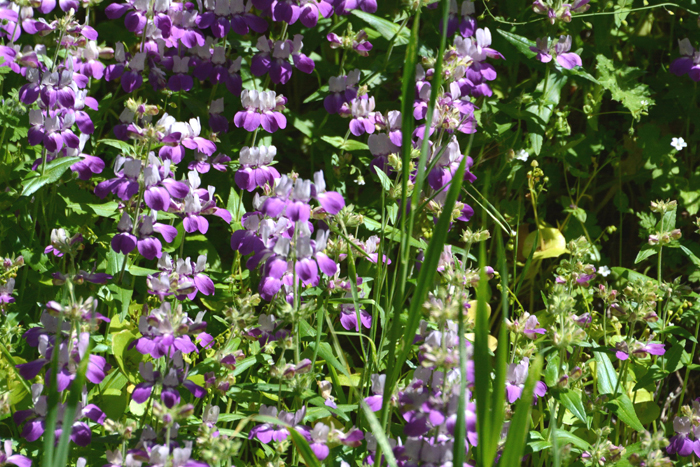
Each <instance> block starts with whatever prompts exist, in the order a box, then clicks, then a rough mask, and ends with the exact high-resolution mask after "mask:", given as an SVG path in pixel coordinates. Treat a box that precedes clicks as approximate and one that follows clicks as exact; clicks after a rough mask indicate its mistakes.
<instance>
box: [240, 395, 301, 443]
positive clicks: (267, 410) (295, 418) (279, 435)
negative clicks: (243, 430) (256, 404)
mask: <svg viewBox="0 0 700 467" xmlns="http://www.w3.org/2000/svg"><path fill="white" fill-rule="evenodd" d="M259 413H260V415H265V416H268V417H274V418H278V419H279V420H280V421H282V422H284V423H285V424H287V425H290V426H292V427H294V428H295V429H296V430H297V431H300V432H302V433H303V434H308V431H309V430H308V428H306V427H305V426H301V425H300V424H301V422H302V420H304V416H305V415H306V407H302V408H301V410H298V411H297V412H296V413H291V412H287V411H284V410H282V411H281V412H279V415H278V413H277V408H276V407H268V406H266V405H265V404H262V405H261V406H260V411H259ZM288 436H289V431H288V430H287V428H285V427H284V426H280V425H276V424H270V423H263V424H262V425H257V426H255V427H253V429H252V430H250V433H249V434H248V439H253V438H257V439H258V441H260V442H261V443H264V444H268V443H270V442H271V441H277V442H280V441H284V440H285V439H287V437H288Z"/></svg>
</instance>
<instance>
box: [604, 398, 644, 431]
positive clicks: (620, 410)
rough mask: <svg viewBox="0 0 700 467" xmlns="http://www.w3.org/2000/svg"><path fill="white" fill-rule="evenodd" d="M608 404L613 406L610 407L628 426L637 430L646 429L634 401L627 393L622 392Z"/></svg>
mask: <svg viewBox="0 0 700 467" xmlns="http://www.w3.org/2000/svg"><path fill="white" fill-rule="evenodd" d="M607 405H608V406H609V407H610V406H612V407H610V408H611V410H612V411H613V413H614V414H615V415H617V418H619V419H620V420H622V421H623V422H625V423H626V424H627V426H629V427H630V428H632V429H634V430H636V431H644V425H642V422H640V421H639V417H637V412H635V410H634V406H633V405H632V401H631V400H630V398H629V397H627V394H621V395H620V396H618V398H617V399H615V400H614V401H612V402H610V403H609V404H607ZM613 407H614V408H613Z"/></svg>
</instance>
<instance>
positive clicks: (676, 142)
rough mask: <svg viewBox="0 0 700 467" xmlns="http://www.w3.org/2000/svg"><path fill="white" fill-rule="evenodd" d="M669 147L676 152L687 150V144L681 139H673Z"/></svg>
mask: <svg viewBox="0 0 700 467" xmlns="http://www.w3.org/2000/svg"><path fill="white" fill-rule="evenodd" d="M671 146H673V147H674V148H676V151H680V150H682V149H683V148H687V147H688V143H686V142H685V140H684V139H683V138H673V140H672V141H671Z"/></svg>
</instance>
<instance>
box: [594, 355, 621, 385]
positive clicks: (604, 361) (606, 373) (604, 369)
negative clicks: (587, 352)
mask: <svg viewBox="0 0 700 467" xmlns="http://www.w3.org/2000/svg"><path fill="white" fill-rule="evenodd" d="M593 356H594V358H595V362H596V373H597V376H598V392H600V393H601V394H612V393H613V392H614V391H615V387H616V386H617V372H616V371H615V368H614V367H613V364H612V362H611V361H610V357H608V354H606V353H605V352H603V351H601V352H594V353H593Z"/></svg>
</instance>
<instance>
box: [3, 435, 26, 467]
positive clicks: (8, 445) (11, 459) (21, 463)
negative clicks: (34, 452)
mask: <svg viewBox="0 0 700 467" xmlns="http://www.w3.org/2000/svg"><path fill="white" fill-rule="evenodd" d="M3 447H4V452H2V451H0V465H7V464H13V465H16V466H17V467H31V465H32V461H31V460H29V458H28V457H25V456H23V455H21V454H14V455H13V454H12V441H10V440H9V439H8V440H5V442H4V443H3Z"/></svg>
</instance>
